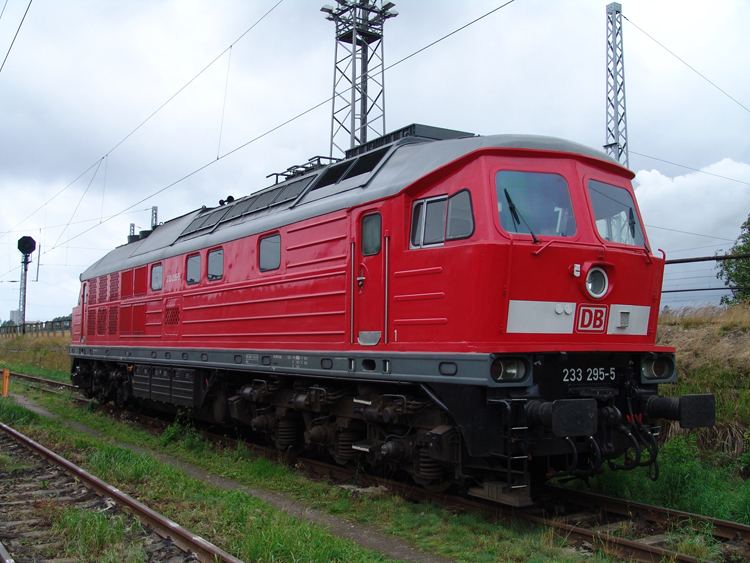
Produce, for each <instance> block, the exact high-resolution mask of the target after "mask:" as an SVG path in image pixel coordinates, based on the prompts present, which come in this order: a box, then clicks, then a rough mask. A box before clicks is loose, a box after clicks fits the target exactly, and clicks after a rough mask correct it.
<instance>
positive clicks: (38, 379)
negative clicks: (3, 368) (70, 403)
mask: <svg viewBox="0 0 750 563" xmlns="http://www.w3.org/2000/svg"><path fill="white" fill-rule="evenodd" d="M10 376H11V377H20V378H21V379H26V380H28V381H33V382H34V383H42V384H44V385H54V386H57V387H64V388H65V389H70V390H75V391H77V390H78V387H76V386H75V385H73V384H72V383H63V382H61V381H53V380H51V379H44V378H42V377H34V376H33V375H26V374H25V373H16V372H14V371H12V372H10Z"/></svg>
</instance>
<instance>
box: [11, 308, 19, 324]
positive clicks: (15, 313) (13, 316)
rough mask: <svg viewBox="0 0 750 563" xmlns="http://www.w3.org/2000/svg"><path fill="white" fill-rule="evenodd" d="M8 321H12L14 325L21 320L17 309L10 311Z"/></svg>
mask: <svg viewBox="0 0 750 563" xmlns="http://www.w3.org/2000/svg"><path fill="white" fill-rule="evenodd" d="M10 322H12V323H13V324H14V325H17V324H19V323H20V322H21V311H20V310H19V309H16V310H15V311H11V312H10Z"/></svg>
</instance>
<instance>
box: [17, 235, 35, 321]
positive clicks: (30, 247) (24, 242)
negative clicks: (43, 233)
mask: <svg viewBox="0 0 750 563" xmlns="http://www.w3.org/2000/svg"><path fill="white" fill-rule="evenodd" d="M18 250H20V251H21V254H23V258H22V259H21V266H22V268H21V298H20V300H19V303H18V313H19V321H18V322H19V324H20V325H21V333H22V334H26V278H27V275H28V272H29V262H31V258H30V256H31V255H32V253H33V252H34V251H35V250H36V241H35V240H34V239H33V238H31V237H21V238H20V239H18Z"/></svg>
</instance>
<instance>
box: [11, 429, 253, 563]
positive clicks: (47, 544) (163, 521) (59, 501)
mask: <svg viewBox="0 0 750 563" xmlns="http://www.w3.org/2000/svg"><path fill="white" fill-rule="evenodd" d="M0 451H2V452H3V455H5V456H7V457H8V458H10V462H9V463H8V465H9V466H10V468H11V470H6V469H1V468H0V521H1V522H2V523H0V541H1V542H2V544H3V546H4V547H2V548H0V563H8V562H12V561H14V560H17V561H22V560H23V561H54V562H56V563H68V562H71V563H72V562H73V561H78V559H69V558H66V557H65V556H64V545H63V542H61V541H60V540H59V538H58V537H57V536H56V533H55V532H54V530H53V529H52V528H51V527H50V526H49V524H48V523H47V522H46V520H45V519H44V518H43V517H41V516H42V515H43V514H44V512H45V509H47V510H49V509H50V508H51V507H77V508H79V509H81V510H86V511H97V512H103V513H108V512H111V513H115V512H124V513H126V514H132V515H134V516H135V517H137V518H138V520H140V522H141V524H143V528H141V527H140V526H138V527H136V530H137V531H136V533H134V534H133V536H132V538H131V541H133V542H138V545H140V546H141V547H142V548H143V551H144V553H145V554H146V557H147V560H148V561H154V562H156V561H167V560H169V561H184V562H188V561H196V560H197V561H203V562H209V561H211V562H215V561H222V562H226V563H241V561H240V560H239V559H237V558H236V557H233V556H232V555H230V554H228V553H226V552H225V551H223V550H221V549H219V548H218V547H216V546H214V545H213V544H211V543H209V542H207V541H206V540H204V539H203V538H200V537H198V536H196V535H194V534H192V533H191V532H189V531H188V530H185V529H184V528H182V527H181V526H180V525H179V524H177V523H175V522H173V521H172V520H169V519H168V518H166V517H164V516H162V515H161V514H158V513H157V512H155V511H154V510H152V509H150V508H149V507H148V506H146V505H144V504H142V503H140V502H138V501H137V500H135V499H133V498H131V497H129V496H128V495H126V494H124V493H123V492H121V491H120V490H118V489H117V488H115V487H112V486H111V485H108V484H107V483H105V482H103V481H101V480H100V479H98V478H96V477H94V476H93V475H91V474H89V473H88V472H86V471H84V470H83V469H81V468H80V467H78V466H76V465H74V464H73V463H71V462H70V461H68V460H66V459H64V458H62V457H60V456H59V455H57V454H55V453H54V452H52V451H50V450H48V449H47V448H45V447H43V446H41V445H40V444H38V443H36V442H34V441H33V440H31V439H30V438H28V437H26V436H24V435H22V434H20V433H19V432H17V431H15V430H14V429H12V428H10V427H9V426H6V425H5V424H2V423H0ZM14 468H15V470H13V469H14ZM61 554H63V555H61Z"/></svg>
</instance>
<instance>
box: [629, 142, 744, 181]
mask: <svg viewBox="0 0 750 563" xmlns="http://www.w3.org/2000/svg"><path fill="white" fill-rule="evenodd" d="M630 154H637V155H638V156H642V157H644V158H650V159H651V160H658V161H659V162H663V163H665V164H671V165H672V166H679V167H681V168H685V169H687V170H692V171H693V172H700V173H701V174H708V175H709V176H714V177H716V178H721V179H722V180H729V181H731V182H737V183H738V184H745V185H746V186H750V182H745V181H744V180H737V179H736V178H730V177H729V176H722V175H721V174H714V173H713V172H706V171H705V170H699V169H698V168H691V167H690V166H686V165H684V164H679V163H677V162H671V161H669V160H664V159H662V158H656V157H655V156H649V155H647V154H643V153H639V152H635V151H633V150H631V151H630Z"/></svg>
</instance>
